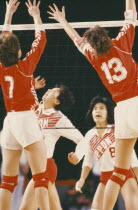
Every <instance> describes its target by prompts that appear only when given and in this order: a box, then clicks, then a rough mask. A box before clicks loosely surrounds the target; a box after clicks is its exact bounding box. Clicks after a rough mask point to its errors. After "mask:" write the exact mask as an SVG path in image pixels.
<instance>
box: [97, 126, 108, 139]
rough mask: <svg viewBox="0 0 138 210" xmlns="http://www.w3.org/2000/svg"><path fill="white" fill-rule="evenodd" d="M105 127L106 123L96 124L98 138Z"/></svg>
mask: <svg viewBox="0 0 138 210" xmlns="http://www.w3.org/2000/svg"><path fill="white" fill-rule="evenodd" d="M106 127H107V122H98V123H96V128H97V132H98V134H99V136H100V137H102V136H103V133H104V131H105V129H106Z"/></svg>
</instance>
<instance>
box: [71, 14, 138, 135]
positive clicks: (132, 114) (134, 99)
mask: <svg viewBox="0 0 138 210" xmlns="http://www.w3.org/2000/svg"><path fill="white" fill-rule="evenodd" d="M134 16H136V14H135V13H133V11H131V10H129V11H127V12H126V20H127V21H128V22H129V20H132V23H126V24H125V25H124V27H123V28H122V29H121V30H120V32H119V34H118V36H117V37H116V38H115V39H112V40H111V41H112V47H111V49H110V50H109V52H108V53H107V55H105V56H100V55H98V56H97V57H96V56H95V54H94V50H93V48H92V47H91V45H90V44H89V43H88V42H87V40H86V39H85V38H84V37H83V38H79V39H75V40H74V43H75V45H76V46H77V47H78V49H79V50H80V51H81V52H82V53H83V54H84V55H85V57H86V58H87V59H88V61H89V62H90V63H91V64H92V65H93V67H94V68H95V70H96V71H97V73H98V75H99V77H100V78H101V80H102V82H103V84H104V85H105V86H106V88H107V89H108V91H109V92H110V94H111V95H112V98H113V100H114V101H115V102H116V103H117V107H116V108H115V124H116V127H115V134H116V138H135V137H138V129H137V124H138V117H137V116H136V113H138V67H137V64H136V62H135V61H134V59H133V57H132V46H133V43H134V35H135V27H134V25H133V20H136V17H134Z"/></svg>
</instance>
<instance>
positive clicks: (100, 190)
mask: <svg viewBox="0 0 138 210" xmlns="http://www.w3.org/2000/svg"><path fill="white" fill-rule="evenodd" d="M104 190H105V185H104V184H102V183H100V184H99V185H98V187H97V190H96V192H95V195H94V198H93V201H92V209H97V210H102V207H103V197H104Z"/></svg>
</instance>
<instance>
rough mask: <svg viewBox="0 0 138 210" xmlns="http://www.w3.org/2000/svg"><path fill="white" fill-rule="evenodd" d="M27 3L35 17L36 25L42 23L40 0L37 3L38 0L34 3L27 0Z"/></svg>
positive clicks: (34, 0)
mask: <svg viewBox="0 0 138 210" xmlns="http://www.w3.org/2000/svg"><path fill="white" fill-rule="evenodd" d="M25 4H26V6H27V8H28V12H29V14H30V15H31V16H32V17H33V19H34V24H35V25H42V20H41V17H40V10H39V6H40V1H39V2H38V3H37V4H36V0H33V3H32V2H31V1H30V0H28V2H26V3H25Z"/></svg>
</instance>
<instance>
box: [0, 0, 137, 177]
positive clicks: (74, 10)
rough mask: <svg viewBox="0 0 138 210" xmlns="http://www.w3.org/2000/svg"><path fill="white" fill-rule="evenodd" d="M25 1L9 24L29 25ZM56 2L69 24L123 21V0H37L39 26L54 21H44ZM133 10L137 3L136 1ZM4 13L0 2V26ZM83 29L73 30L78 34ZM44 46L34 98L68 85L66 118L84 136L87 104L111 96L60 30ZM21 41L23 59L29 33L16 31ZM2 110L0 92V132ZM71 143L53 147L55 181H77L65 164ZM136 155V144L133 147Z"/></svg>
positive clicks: (50, 32) (115, 31)
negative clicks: (70, 101)
mask: <svg viewBox="0 0 138 210" xmlns="http://www.w3.org/2000/svg"><path fill="white" fill-rule="evenodd" d="M24 3H25V1H23V0H22V1H21V5H20V6H19V9H18V11H17V12H16V14H15V15H14V17H13V24H32V23H33V21H32V18H31V17H30V16H29V15H28V12H27V9H26V6H25V4H24ZM52 3H56V4H57V5H58V6H59V8H61V6H62V5H64V6H65V7H66V18H67V20H68V21H69V22H83V21H84V22H85V21H88V22H91V21H112V20H123V19H124V10H125V0H122V1H120V0H110V1H109V0H96V1H94V0H85V1H84V0H55V1H52V0H41V6H40V10H41V17H42V20H43V23H54V22H55V21H54V20H50V19H48V14H47V13H46V11H47V10H48V5H52ZM136 4H137V8H138V2H137V1H136ZM4 14H5V0H3V1H2V0H1V2H0V24H3V21H4ZM107 29H108V30H109V36H110V37H111V38H114V37H116V36H117V34H118V31H119V27H116V28H113V27H110V28H107ZM85 30H86V29H83V28H82V29H77V31H78V33H80V35H82V34H83V33H84V31H85ZM46 31H47V39H48V42H47V45H46V48H45V51H44V53H43V55H42V58H41V60H40V62H39V64H38V66H37V69H36V71H35V74H34V76H38V75H41V76H42V77H44V78H45V79H46V81H47V82H46V83H47V85H46V87H45V88H44V89H43V90H38V91H37V93H38V97H39V100H41V97H42V95H43V94H44V92H45V91H46V90H47V88H52V87H54V85H55V84H56V83H60V82H62V83H64V84H65V85H67V86H69V87H70V89H71V90H72V92H73V93H74V96H75V98H76V104H75V106H74V107H73V108H72V109H71V110H69V112H68V113H66V114H67V116H68V117H69V118H70V120H71V121H72V122H73V123H74V125H75V126H76V127H77V128H78V129H79V130H80V131H81V132H82V134H85V133H86V132H87V131H88V129H89V128H90V127H88V125H87V124H86V122H85V115H86V112H87V110H88V106H89V103H90V101H91V99H92V98H93V97H95V96H96V95H101V96H108V97H111V96H110V94H109V93H108V91H107V90H106V89H105V87H104V86H103V85H102V83H101V80H100V79H99V77H98V76H97V73H96V72H95V70H94V69H93V67H92V66H91V65H90V64H89V62H88V61H87V60H86V59H85V58H84V57H83V55H81V53H80V52H79V51H78V50H77V49H76V47H75V46H74V44H73V43H72V41H71V40H70V39H69V38H68V36H67V35H66V33H65V32H64V30H46ZM15 33H16V34H17V36H18V37H19V40H20V42H21V48H22V52H23V56H25V53H26V52H27V51H28V50H29V48H30V46H31V43H32V41H33V39H34V32H33V31H16V32H15ZM137 52H138V27H136V37H135V43H134V47H133V55H134V58H135V60H136V61H138V53H137ZM5 115H6V111H5V108H4V104H3V97H2V93H1V91H0V129H2V125H3V119H4V117H5ZM74 148H75V144H74V143H72V142H71V141H69V140H67V139H64V138H61V139H60V141H59V142H58V143H57V145H56V151H55V154H54V157H55V159H56V162H57V164H58V168H59V174H58V179H70V178H78V177H79V174H80V166H81V163H80V164H79V165H78V166H72V165H71V164H70V163H68V161H67V154H68V153H69V152H71V151H72V150H74ZM136 151H137V155H138V145H136Z"/></svg>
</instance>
